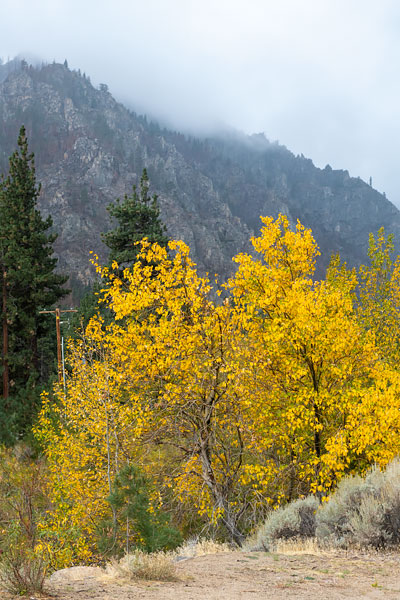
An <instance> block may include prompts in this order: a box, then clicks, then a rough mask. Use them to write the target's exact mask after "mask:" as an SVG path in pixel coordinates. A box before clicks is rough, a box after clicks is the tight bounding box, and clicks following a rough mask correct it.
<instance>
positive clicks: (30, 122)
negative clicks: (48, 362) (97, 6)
mask: <svg viewBox="0 0 400 600" xmlns="http://www.w3.org/2000/svg"><path fill="white" fill-rule="evenodd" d="M22 124H24V125H25V127H26V129H27V134H28V139H29V144H30V149H31V150H32V151H33V152H34V153H35V157H36V166H37V178H38V181H40V182H41V183H42V193H41V197H40V209H41V211H42V212H43V214H44V215H46V214H51V215H52V217H53V220H54V228H55V230H56V231H57V232H58V234H59V237H58V240H57V242H56V244H55V250H56V254H57V256H58V258H59V262H60V268H61V269H62V270H64V271H66V272H67V273H68V274H69V275H70V277H71V281H72V284H73V287H74V288H75V295H78V294H79V287H83V286H84V285H87V284H88V283H89V282H90V281H92V280H93V278H94V270H93V268H92V267H91V265H90V263H89V252H90V250H93V251H95V252H96V253H97V254H99V256H100V259H101V260H102V261H104V260H105V259H106V248H105V247H104V245H103V244H102V243H101V239H100V233H101V232H102V231H107V230H108V229H109V228H110V226H111V225H110V222H109V219H108V213H107V211H106V206H107V205H108V204H109V203H110V202H111V201H113V200H115V199H116V198H117V197H122V196H123V195H124V194H125V193H128V194H129V193H130V192H131V190H132V185H134V184H137V183H138V182H139V179H140V175H141V172H142V169H143V168H144V167H146V168H147V170H148V174H149V178H150V183H151V191H152V192H156V193H157V194H158V195H159V203H160V207H161V215H162V218H163V221H164V222H165V224H166V225H167V229H168V233H169V235H170V236H171V237H173V238H177V239H182V240H184V241H185V242H186V243H187V244H188V245H189V246H190V248H191V252H192V255H193V258H194V260H195V262H197V264H198V265H199V268H200V270H201V271H202V272H206V271H207V272H210V273H211V274H214V273H218V274H219V276H220V278H221V279H222V280H224V279H226V278H227V277H228V276H229V274H230V273H232V271H233V269H234V265H233V263H232V260H231V259H232V256H233V255H235V254H237V253H238V252H241V251H248V250H249V249H250V244H249V238H250V236H251V235H254V234H256V233H257V232H258V230H259V228H260V225H261V223H260V220H259V217H260V215H272V216H277V215H278V214H279V213H285V214H287V215H288V217H289V219H290V221H291V222H292V223H293V225H294V224H295V223H296V221H297V219H300V221H301V222H302V223H303V224H304V225H305V226H308V227H311V228H312V230H313V233H314V236H315V237H316V239H317V242H318V244H319V246H320V248H321V252H322V256H321V258H320V261H319V264H318V273H319V274H322V273H323V269H324V268H325V267H326V265H327V263H328V262H329V258H330V255H331V254H332V253H337V252H339V253H340V254H341V256H342V258H343V259H345V260H346V261H348V263H349V264H350V265H358V264H360V262H363V261H365V260H366V250H367V247H368V235H369V233H370V232H376V231H377V230H378V229H379V227H381V226H384V227H385V230H386V231H387V232H393V233H395V237H396V249H397V250H398V249H399V241H398V240H399V235H398V234H399V231H400V212H399V211H398V209H397V208H396V207H395V206H394V205H393V204H392V203H391V202H389V201H388V200H387V199H386V198H385V197H384V196H383V195H382V194H380V193H378V192H377V191H376V190H374V189H373V188H372V187H371V186H370V185H368V184H367V183H365V182H364V181H362V180H361V179H359V178H352V177H350V176H349V174H348V172H347V171H341V170H332V169H331V168H330V167H329V166H328V165H327V166H326V167H325V169H319V168H316V167H315V166H314V165H313V163H312V161H311V160H310V159H307V158H305V157H304V156H302V155H301V156H295V155H294V154H292V153H291V152H290V151H289V150H288V149H287V148H285V147H284V146H282V145H279V144H278V143H271V142H270V141H268V139H267V138H266V137H265V136H264V135H263V134H255V135H251V136H247V135H244V134H241V133H239V132H234V131H232V132H228V131H227V132H225V133H223V134H222V133H221V134H219V135H215V136H213V137H211V136H210V137H207V138H204V137H203V138H195V137H190V136H187V135H183V134H181V133H179V132H175V131H171V130H168V129H165V128H162V127H160V126H159V125H157V124H156V123H153V122H149V121H148V120H147V119H146V117H142V116H139V115H137V114H136V113H134V112H132V111H130V110H128V109H127V108H125V107H124V106H123V105H122V104H120V103H118V102H117V101H116V100H115V99H114V98H113V97H112V96H111V94H110V93H109V91H108V88H107V86H106V85H105V84H103V85H101V86H100V89H96V88H94V87H93V86H92V84H91V82H90V79H89V78H88V77H87V76H86V75H85V74H82V73H80V72H75V71H71V70H70V69H69V68H68V65H67V63H65V64H64V65H62V64H55V63H54V64H50V65H42V66H40V67H31V66H28V65H27V64H26V63H25V62H22V63H20V62H17V63H15V62H13V63H12V64H10V63H7V64H3V65H0V170H1V171H2V172H5V171H6V170H7V164H8V157H9V155H10V154H11V153H12V152H13V150H14V149H15V146H16V140H17V135H18V130H19V128H20V126H21V125H22Z"/></svg>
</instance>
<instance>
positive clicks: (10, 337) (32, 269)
mask: <svg viewBox="0 0 400 600" xmlns="http://www.w3.org/2000/svg"><path fill="white" fill-rule="evenodd" d="M39 194H40V185H38V184H37V182H36V175H35V166H34V156H33V154H30V153H29V152H28V142H27V138H26V132H25V128H24V127H23V126H22V127H21V129H20V132H19V137H18V149H17V150H16V151H15V152H14V153H13V154H12V156H11V157H10V160H9V172H8V175H7V177H4V176H2V178H1V181H0V275H1V290H2V332H3V335H2V341H1V354H2V365H1V367H2V380H3V385H2V390H1V392H2V396H1V399H0V401H1V406H0V440H3V441H6V442H10V441H12V438H13V436H14V438H15V437H18V436H21V435H23V434H24V433H25V432H26V431H27V429H28V428H29V426H30V424H31V422H32V418H33V417H34V414H35V411H36V409H37V405H38V399H39V393H40V389H39V385H41V384H43V383H44V381H43V380H44V379H45V378H46V377H47V376H48V373H49V365H48V362H49V361H50V362H51V363H52V362H53V360H52V358H50V357H46V356H43V349H44V347H45V340H46V337H47V336H48V331H49V326H51V327H54V324H53V323H52V322H51V321H50V320H49V318H48V317H47V318H46V317H45V316H43V315H40V314H39V310H40V309H41V308H49V307H50V306H52V305H53V304H54V303H55V302H56V301H57V300H59V299H60V298H62V297H63V296H64V295H65V294H66V290H65V289H63V287H62V286H63V284H64V283H65V282H66V280H67V278H66V277H64V276H62V275H59V274H57V273H56V272H55V268H56V264H57V259H56V258H54V257H53V247H52V245H53V242H54V241H55V239H56V237H57V236H56V235H55V234H52V233H49V229H50V228H51V226H52V219H51V217H48V218H47V219H43V218H42V216H41V214H40V212H39V211H38V209H37V200H38V197H39Z"/></svg>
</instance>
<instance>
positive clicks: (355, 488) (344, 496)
mask: <svg viewBox="0 0 400 600" xmlns="http://www.w3.org/2000/svg"><path fill="white" fill-rule="evenodd" d="M316 535H317V538H318V540H319V542H321V543H323V544H329V545H333V546H337V547H348V546H351V545H355V546H360V547H368V546H370V547H374V548H386V547H391V546H397V545H398V544H399V543H400V460H399V459H396V460H394V461H393V462H392V463H390V464H389V465H388V467H387V469H386V471H380V470H379V468H377V467H374V468H373V469H371V470H370V471H369V472H368V473H367V476H366V477H365V479H363V478H361V477H359V476H355V477H346V478H345V479H343V480H342V481H341V482H340V483H339V485H338V487H337V490H336V491H335V493H334V494H333V495H332V496H331V498H330V499H329V501H328V502H327V503H326V504H324V505H323V506H322V507H321V509H320V510H319V511H318V514H317V528H316Z"/></svg>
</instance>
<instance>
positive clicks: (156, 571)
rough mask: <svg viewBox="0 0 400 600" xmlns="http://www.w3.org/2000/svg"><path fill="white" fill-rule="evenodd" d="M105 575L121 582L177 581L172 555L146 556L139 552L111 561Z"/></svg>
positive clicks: (154, 554) (162, 553)
mask: <svg viewBox="0 0 400 600" xmlns="http://www.w3.org/2000/svg"><path fill="white" fill-rule="evenodd" d="M106 574H107V576H109V577H110V578H111V579H121V580H132V579H145V580H151V581H176V580H177V579H178V578H177V575H176V567H175V564H174V562H173V555H172V553H169V552H154V553H152V554H147V553H146V552H142V551H141V550H136V551H135V552H133V553H131V554H127V555H126V556H124V557H123V558H121V560H119V561H117V560H113V561H111V562H110V563H109V564H108V565H107V567H106Z"/></svg>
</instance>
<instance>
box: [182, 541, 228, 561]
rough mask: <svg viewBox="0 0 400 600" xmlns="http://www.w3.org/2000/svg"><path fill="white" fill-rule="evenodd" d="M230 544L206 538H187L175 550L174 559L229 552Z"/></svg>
mask: <svg viewBox="0 0 400 600" xmlns="http://www.w3.org/2000/svg"><path fill="white" fill-rule="evenodd" d="M231 550H232V548H231V546H230V545H229V544H226V543H222V542H216V541H214V540H207V539H199V540H198V539H193V540H188V541H187V542H185V544H183V545H182V546H179V548H177V549H176V550H175V553H174V554H175V557H176V559H178V560H179V559H180V558H194V557H195V556H205V555H206V554H219V553H221V552H230V551H231Z"/></svg>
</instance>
